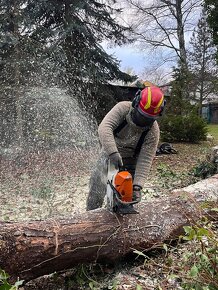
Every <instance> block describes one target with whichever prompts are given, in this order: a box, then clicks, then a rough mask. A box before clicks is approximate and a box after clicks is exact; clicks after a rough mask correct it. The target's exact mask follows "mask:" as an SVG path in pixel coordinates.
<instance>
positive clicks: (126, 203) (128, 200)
mask: <svg viewBox="0 0 218 290" xmlns="http://www.w3.org/2000/svg"><path fill="white" fill-rule="evenodd" d="M136 203H137V201H133V179H132V175H131V174H130V173H129V172H128V171H126V170H118V169H115V167H114V166H113V165H112V164H109V166H108V182H107V208H108V209H109V210H110V211H112V212H116V213H120V214H133V213H138V212H137V211H136V210H135V209H134V207H133V205H134V204H136Z"/></svg>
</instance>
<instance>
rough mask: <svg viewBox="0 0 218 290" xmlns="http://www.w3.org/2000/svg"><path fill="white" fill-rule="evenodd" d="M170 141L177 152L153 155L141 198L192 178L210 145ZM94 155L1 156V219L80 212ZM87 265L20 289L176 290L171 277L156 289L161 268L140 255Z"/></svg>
mask: <svg viewBox="0 0 218 290" xmlns="http://www.w3.org/2000/svg"><path fill="white" fill-rule="evenodd" d="M172 146H173V148H174V149H175V150H176V151H177V152H178V153H177V154H169V155H168V154H167V155H159V156H156V157H155V159H154V162H153V166H152V169H151V173H150V176H149V179H148V180H147V182H146V184H145V186H144V188H143V199H151V198H156V197H159V196H162V195H167V194H168V193H169V192H170V191H171V190H172V189H174V188H179V187H184V186H186V185H188V184H190V183H193V182H195V181H197V178H195V177H194V175H193V172H194V168H196V166H197V165H199V164H200V162H202V161H203V160H205V159H206V156H207V154H208V153H209V152H210V148H211V146H212V144H210V143H207V142H202V143H200V144H185V143H175V144H172ZM96 156H97V148H91V149H90V148H89V149H86V150H84V148H83V149H82V150H80V149H78V148H77V149H75V150H73V151H72V150H70V151H67V150H64V151H57V152H38V153H34V154H33V153H29V154H23V155H22V154H19V155H16V154H15V155H14V156H13V154H10V155H8V156H7V155H5V156H4V157H3V158H2V160H1V168H0V169H1V190H0V199H1V205H0V212H1V220H5V221H24V220H26V221H28V220H40V219H45V218H50V217H53V218H55V217H59V218H60V217H63V218H65V217H66V218H67V217H69V216H72V215H74V214H76V213H79V212H82V211H84V210H85V200H86V196H87V192H88V182H89V176H90V174H91V169H92V168H93V166H94V163H95V160H96ZM158 254H160V253H158ZM154 255H157V252H155V254H154ZM90 267H91V268H90ZM90 267H89V268H86V267H85V266H84V267H83V266H81V267H79V268H77V269H72V271H68V272H67V273H62V275H57V274H55V275H53V276H50V277H45V278H43V279H40V280H37V281H34V282H31V283H29V284H28V285H27V286H25V290H32V289H54V290H55V289H117V290H119V289H120V290H122V289H123V290H124V289H137V290H140V289H145V290H146V289H181V288H179V286H178V285H177V282H176V281H175V280H173V279H172V281H167V283H168V288H156V287H157V285H160V283H159V282H160V281H159V280H158V279H160V277H162V278H161V280H162V281H163V280H164V279H163V275H164V274H163V269H161V268H160V267H158V266H157V267H156V268H155V271H153V272H152V271H151V272H148V271H147V269H146V270H145V267H144V263H143V259H141V260H140V259H139V260H137V261H136V260H135V258H134V259H133V260H132V259H131V262H130V261H128V262H127V261H124V262H123V263H121V264H119V265H117V266H116V267H115V268H112V269H111V268H107V267H101V266H99V265H92V266H90ZM124 268H125V271H123V269H124ZM158 269H159V270H158ZM153 270H154V269H153ZM158 271H159V272H160V274H159V276H158V275H157V272H158ZM72 277H73V278H72ZM45 281H46V282H45ZM54 281H55V282H54ZM45 283H46V287H45ZM49 283H50V284H49ZM158 283H159V284H158ZM63 285H65V286H63ZM66 285H68V286H66ZM137 285H138V286H137ZM140 287H141V288H140ZM170 287H171V288H170Z"/></svg>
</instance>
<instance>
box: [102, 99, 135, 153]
mask: <svg viewBox="0 0 218 290" xmlns="http://www.w3.org/2000/svg"><path fill="white" fill-rule="evenodd" d="M129 109H130V102H128V101H123V102H119V103H118V104H116V105H115V106H114V107H113V108H112V109H111V110H110V111H109V112H108V113H107V115H106V116H105V117H104V119H103V120H102V122H101V123H100V125H99V127H98V135H99V139H100V143H101V145H102V147H103V149H104V151H105V152H106V154H107V155H110V154H112V153H114V152H118V149H117V145H116V143H115V139H114V135H113V131H114V129H116V128H117V127H118V126H119V124H121V123H122V122H123V120H125V118H126V115H127V114H128V112H129Z"/></svg>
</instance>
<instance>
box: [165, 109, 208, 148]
mask: <svg viewBox="0 0 218 290" xmlns="http://www.w3.org/2000/svg"><path fill="white" fill-rule="evenodd" d="M160 130H161V140H162V141H164V142H174V141H185V142H192V143H197V142H199V141H201V140H206V134H207V123H206V122H205V121H204V120H203V119H202V118H201V117H199V116H197V115H196V114H194V113H191V114H189V115H185V116H181V115H178V116H175V115H168V116H165V117H164V118H163V119H162V120H161V122H160Z"/></svg>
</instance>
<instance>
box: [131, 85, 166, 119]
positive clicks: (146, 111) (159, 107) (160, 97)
mask: <svg viewBox="0 0 218 290" xmlns="http://www.w3.org/2000/svg"><path fill="white" fill-rule="evenodd" d="M132 105H133V107H134V108H136V109H137V110H138V111H139V112H140V113H141V114H142V115H144V116H146V117H149V118H156V117H158V116H160V115H161V113H162V111H163V108H164V106H165V101H164V94H163V92H162V91H161V90H160V89H159V88H158V87H155V86H151V87H146V88H144V89H143V90H142V91H139V92H138V93H136V96H135V98H134V100H133V104H132Z"/></svg>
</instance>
